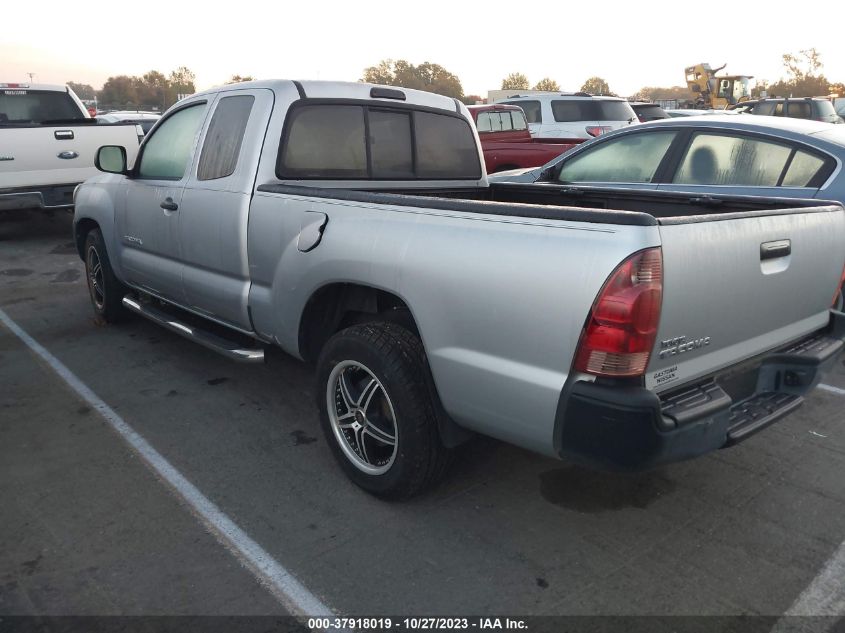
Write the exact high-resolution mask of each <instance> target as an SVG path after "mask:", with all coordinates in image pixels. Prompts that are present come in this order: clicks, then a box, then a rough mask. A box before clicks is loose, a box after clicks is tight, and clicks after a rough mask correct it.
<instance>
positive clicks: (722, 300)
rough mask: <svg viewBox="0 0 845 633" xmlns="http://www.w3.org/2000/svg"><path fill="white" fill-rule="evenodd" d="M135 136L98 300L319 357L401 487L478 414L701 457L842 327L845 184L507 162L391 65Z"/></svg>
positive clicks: (483, 429) (215, 341) (330, 399)
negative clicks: (393, 75)
mask: <svg viewBox="0 0 845 633" xmlns="http://www.w3.org/2000/svg"><path fill="white" fill-rule="evenodd" d="M658 125H659V123H649V124H646V125H644V126H643V128H644V129H645V128H647V127H648V128H649V129H651V128H656V127H657V126H658ZM594 142H596V141H594ZM643 149H645V148H643ZM644 154H645V152H644ZM126 155H127V152H126V150H125V149H124V148H122V147H118V146H107V147H103V148H100V150H99V153H98V159H97V164H98V165H99V167H100V169H101V170H103V171H104V172H107V173H104V174H101V175H99V176H97V177H94V178H92V179H90V180H88V181H86V182H85V183H84V184H83V185H82V186H81V187H80V188H79V189H78V192H77V195H76V215H75V218H74V235H75V240H76V244H77V247H78V251H79V255H80V257H81V258H82V259H83V261H84V262H85V268H86V278H87V280H88V291H89V295H90V298H91V302H92V306H93V309H94V312H95V314H96V315H97V317H98V319H99V320H100V321H101V322H102V321H105V322H112V321H115V320H118V319H119V318H121V316H123V315H124V313H125V312H127V311H128V312H131V313H135V314H139V315H141V316H144V317H146V318H148V319H150V320H152V321H154V322H156V323H158V324H160V325H162V326H163V327H166V328H169V329H170V330H172V331H173V332H175V333H178V334H180V335H182V336H185V337H188V338H190V339H192V340H194V341H196V342H198V343H200V344H202V345H205V346H207V347H208V348H210V349H212V350H215V351H217V352H220V353H221V354H224V355H226V356H227V357H229V358H232V359H235V360H241V361H246V362H260V361H262V360H263V357H264V346H265V345H279V346H281V347H282V348H283V349H284V350H285V351H287V352H289V353H290V354H292V355H294V356H296V357H299V358H302V359H305V360H309V361H313V362H315V363H316V373H317V388H316V400H317V403H318V407H319V410H320V420H321V423H322V426H323V431H324V434H325V437H326V441H327V442H328V444H329V446H330V447H331V450H332V451H333V452H334V454H335V457H336V458H337V460H338V462H339V464H340V465H341V467H342V468H343V470H344V471H345V472H346V473H347V475H348V476H349V477H350V478H351V479H352V480H353V481H354V482H355V483H356V484H358V485H359V486H361V487H362V488H364V489H366V490H368V491H369V492H372V493H374V494H377V495H381V496H386V497H405V496H408V495H411V494H414V493H416V492H419V491H421V490H423V489H425V488H426V487H427V486H429V485H431V484H432V483H433V482H434V481H436V480H437V478H439V477H440V476H442V474H443V472H444V469H445V465H446V463H447V458H448V454H449V448H450V447H454V446H455V445H456V444H458V443H460V442H461V441H463V440H465V439H467V438H468V437H469V436H470V431H476V432H479V433H485V434H488V435H491V436H494V437H497V438H499V439H502V440H505V441H508V442H512V443H514V444H518V445H520V446H523V447H526V448H530V449H532V450H535V451H539V452H541V453H543V454H546V455H550V456H557V457H559V458H566V459H573V460H577V461H581V462H583V463H587V464H593V465H596V466H600V467H604V468H625V469H636V468H644V467H650V466H653V465H656V464H660V463H664V462H670V461H675V460H679V459H687V458H690V457H693V456H695V455H700V454H703V453H706V452H709V451H712V450H715V449H717V448H720V447H723V446H728V445H731V444H734V443H736V442H739V441H741V440H743V439H745V438H747V437H748V436H750V435H752V434H753V433H755V432H757V431H759V430H761V429H762V428H763V427H765V426H767V425H768V424H770V423H772V422H774V421H776V420H778V419H780V418H782V417H784V416H785V415H787V414H788V413H789V412H790V411H792V410H793V409H795V408H796V407H797V406H798V405H799V404H800V403H801V398H802V395H803V394H804V393H806V392H807V391H808V390H810V389H811V388H812V387H813V386H814V385H815V384H816V383H817V382H818V380H819V379H820V375H821V372H822V371H823V370H825V369H826V368H829V367H830V366H832V365H833V363H835V362H836V361H837V358H838V357H839V356H840V354H841V352H842V348H843V339H845V324H843V323H842V321H843V319H845V315H843V314H840V313H838V312H831V311H830V310H829V308H830V306H831V300H832V296H833V295H834V290H835V289H836V288H837V287H838V284H839V283H840V281H841V277H842V274H843V268H844V267H845V250H843V249H842V243H843V241H845V209H843V208H842V206H841V205H838V204H835V203H829V202H820V201H800V202H799V201H795V200H787V201H784V200H778V199H768V198H763V197H757V198H751V199H741V198H730V197H718V196H716V197H714V198H708V199H702V198H701V197H698V196H689V195H687V194H675V193H671V192H670V193H666V192H620V191H614V190H602V189H596V190H589V188H586V189H582V190H581V191H580V193H578V194H577V195H576V194H574V193H573V191H572V189H573V188H572V187H567V186H562V185H557V184H544V185H535V184H531V185H514V184H507V183H504V184H496V185H493V186H489V185H488V180H487V177H486V174H485V171H484V166H483V160H482V155H481V148H480V146H479V141H478V135H477V134H476V131H475V128H474V126H473V124H472V119H471V117H470V114H469V112H468V110H467V109H466V106H464V105H463V104H461V103H460V102H456V101H455V100H454V99H450V98H447V97H442V96H438V95H434V94H431V93H428V92H419V91H415V90H405V89H398V88H395V87H385V86H372V85H368V84H364V83H334V82H305V81H303V82H293V81H281V80H278V81H261V82H254V83H242V84H237V85H233V86H223V87H220V88H216V89H213V90H210V91H207V92H203V93H200V94H197V95H193V96H191V97H188V98H187V99H184V100H183V101H180V102H179V103H178V104H177V105H175V106H173V107H172V108H171V109H170V110H169V111H168V112H167V113H166V114H165V116H164V117H163V118H162V120H161V121H160V122H159V124H158V125H156V127H155V128H154V129H153V130H152V132H150V135H149V136H148V137H147V138H146V139H145V140H144V143H143V145H142V146H141V148H140V154H139V156H138V159H137V160H136V161H135V164H134V165H133V166H132V167H131V168H130V167H129V166H128V163H127V160H126ZM561 204H563V205H564V206H561ZM748 217H751V218H753V221H746V219H747V218H748ZM691 253H693V254H694V256H691ZM787 266H788V268H789V274H778V273H779V272H782V271H783V270H785V268H786V267H787ZM245 341H248V342H245ZM92 354H96V350H93V349H92Z"/></svg>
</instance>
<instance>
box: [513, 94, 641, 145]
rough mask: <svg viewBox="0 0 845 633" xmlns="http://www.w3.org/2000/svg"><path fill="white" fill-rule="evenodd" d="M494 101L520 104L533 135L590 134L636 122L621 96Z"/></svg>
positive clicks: (551, 96) (545, 96)
mask: <svg viewBox="0 0 845 633" xmlns="http://www.w3.org/2000/svg"><path fill="white" fill-rule="evenodd" d="M497 103H509V104H511V105H516V106H519V107H520V108H522V109H523V110H524V111H525V117H526V118H527V119H528V129H529V130H531V136H533V137H535V138H592V137H594V136H599V135H600V134H604V133H606V132H611V131H612V130H616V129H619V128H621V127H625V126H626V125H631V124H632V123H637V122H638V119H637V115H636V113H635V112H634V110H633V109H632V108H631V106H630V105H629V104H628V102H627V101H626V100H625V99H621V98H619V97H603V96H593V95H590V94H587V93H586V92H576V93H572V94H567V93H563V94H561V93H536V94H528V95H515V96H512V97H508V98H506V99H502V100H500V101H498V102H497Z"/></svg>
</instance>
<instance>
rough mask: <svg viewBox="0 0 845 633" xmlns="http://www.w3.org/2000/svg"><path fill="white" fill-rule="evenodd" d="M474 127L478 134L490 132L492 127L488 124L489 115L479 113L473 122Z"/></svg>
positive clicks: (487, 113)
mask: <svg viewBox="0 0 845 633" xmlns="http://www.w3.org/2000/svg"><path fill="white" fill-rule="evenodd" d="M475 126H476V127H477V128H478V131H479V132H492V131H493V126H492V124H491V123H490V113H489V112H479V113H478V120H477V121H476V122H475Z"/></svg>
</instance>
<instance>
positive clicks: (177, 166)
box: [138, 103, 205, 180]
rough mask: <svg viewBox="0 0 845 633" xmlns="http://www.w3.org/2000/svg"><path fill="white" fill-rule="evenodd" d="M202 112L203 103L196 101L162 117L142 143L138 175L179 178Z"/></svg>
mask: <svg viewBox="0 0 845 633" xmlns="http://www.w3.org/2000/svg"><path fill="white" fill-rule="evenodd" d="M204 114H205V104H204V103H198V104H196V105H192V106H189V107H187V108H184V109H182V110H179V111H177V112H175V113H174V114H172V115H171V116H169V117H168V118H167V119H166V120H164V121H162V122H161V125H159V126H158V129H156V131H155V133H154V134H153V135H152V136H150V138H149V139H147V141H146V143H145V144H144V153H143V154H142V155H141V164H140V165H139V167H138V176H139V177H141V178H154V179H161V180H181V179H182V177H183V176H184V175H185V171H186V170H187V169H188V164H189V163H190V162H191V155H192V153H193V150H194V144H195V142H196V140H197V134H198V133H199V131H200V127H201V126H202V120H203V116H204Z"/></svg>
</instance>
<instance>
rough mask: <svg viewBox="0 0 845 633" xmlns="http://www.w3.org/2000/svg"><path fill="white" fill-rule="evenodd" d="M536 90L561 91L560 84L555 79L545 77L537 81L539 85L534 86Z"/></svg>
mask: <svg viewBox="0 0 845 633" xmlns="http://www.w3.org/2000/svg"><path fill="white" fill-rule="evenodd" d="M534 90H542V91H543V92H560V84H559V83H558V82H556V81H555V80H554V79H549V78H548V77H543V78H542V79H541V80H540V81H538V82H537V85H536V86H534Z"/></svg>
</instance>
